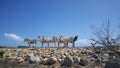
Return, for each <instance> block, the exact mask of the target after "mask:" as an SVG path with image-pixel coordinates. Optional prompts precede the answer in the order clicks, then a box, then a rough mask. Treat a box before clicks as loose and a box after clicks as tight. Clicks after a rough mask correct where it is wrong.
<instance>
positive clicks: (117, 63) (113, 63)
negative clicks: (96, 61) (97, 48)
mask: <svg viewBox="0 0 120 68" xmlns="http://www.w3.org/2000/svg"><path fill="white" fill-rule="evenodd" d="M105 68H120V59H114V60H110V61H107V62H106V63H105Z"/></svg>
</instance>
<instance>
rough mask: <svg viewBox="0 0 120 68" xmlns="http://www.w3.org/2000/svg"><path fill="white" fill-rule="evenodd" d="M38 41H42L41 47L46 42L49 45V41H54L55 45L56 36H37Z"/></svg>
mask: <svg viewBox="0 0 120 68" xmlns="http://www.w3.org/2000/svg"><path fill="white" fill-rule="evenodd" d="M38 41H40V42H41V43H42V47H43V44H44V43H47V44H48V47H49V44H50V43H54V44H55V46H56V37H55V36H54V37H52V38H47V37H45V36H42V37H40V36H38Z"/></svg>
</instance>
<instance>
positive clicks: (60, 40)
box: [24, 36, 78, 48]
mask: <svg viewBox="0 0 120 68" xmlns="http://www.w3.org/2000/svg"><path fill="white" fill-rule="evenodd" d="M77 39H78V36H75V37H68V38H65V37H63V36H59V37H55V36H54V37H52V38H47V37H45V36H42V37H40V36H38V40H36V39H34V40H30V39H27V38H25V39H24V42H27V43H28V45H29V47H30V44H35V47H36V44H37V41H39V42H41V44H42V47H44V45H43V44H45V43H47V44H48V47H49V44H50V43H54V44H55V47H56V43H58V48H59V47H60V44H61V43H62V44H64V46H63V47H68V43H72V47H75V41H76V40H77Z"/></svg>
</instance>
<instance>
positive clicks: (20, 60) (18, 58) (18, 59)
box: [16, 57, 24, 63]
mask: <svg viewBox="0 0 120 68" xmlns="http://www.w3.org/2000/svg"><path fill="white" fill-rule="evenodd" d="M16 61H17V62H18V63H20V62H23V61H24V59H23V58H22V57H17V58H16Z"/></svg>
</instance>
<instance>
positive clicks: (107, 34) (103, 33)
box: [91, 20, 116, 47]
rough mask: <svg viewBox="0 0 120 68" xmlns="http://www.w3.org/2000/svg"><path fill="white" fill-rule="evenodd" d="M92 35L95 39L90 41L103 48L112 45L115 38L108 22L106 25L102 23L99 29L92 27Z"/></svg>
mask: <svg viewBox="0 0 120 68" xmlns="http://www.w3.org/2000/svg"><path fill="white" fill-rule="evenodd" d="M92 30H93V35H94V36H95V37H96V39H92V40H91V41H94V42H95V43H94V44H96V43H98V44H101V45H103V46H105V47H109V46H112V45H114V44H115V43H116V42H115V38H113V37H112V36H113V31H112V29H111V24H110V21H109V20H108V22H107V23H104V24H103V25H102V26H101V28H99V27H92Z"/></svg>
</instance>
